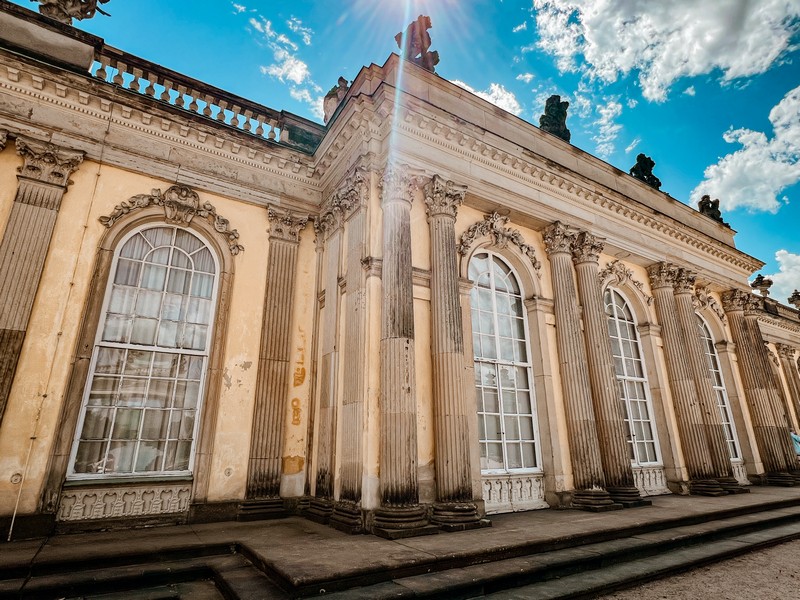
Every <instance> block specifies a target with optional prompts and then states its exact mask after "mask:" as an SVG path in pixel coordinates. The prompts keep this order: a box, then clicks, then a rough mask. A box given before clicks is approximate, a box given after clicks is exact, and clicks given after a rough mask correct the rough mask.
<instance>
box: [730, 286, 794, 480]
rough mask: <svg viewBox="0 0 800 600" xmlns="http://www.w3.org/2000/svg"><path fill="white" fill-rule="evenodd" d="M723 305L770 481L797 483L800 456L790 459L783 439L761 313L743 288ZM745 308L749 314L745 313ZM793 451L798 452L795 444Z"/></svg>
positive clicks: (787, 437) (760, 451)
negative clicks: (759, 315) (759, 325)
mask: <svg viewBox="0 0 800 600" xmlns="http://www.w3.org/2000/svg"><path fill="white" fill-rule="evenodd" d="M722 305H723V308H724V310H725V313H726V314H727V316H728V325H729V327H730V329H731V335H732V337H733V342H734V343H735V344H736V355H737V357H738V359H739V360H738V365H739V373H740V375H741V377H742V384H743V385H744V394H745V399H746V400H747V405H748V408H749V409H750V418H751V420H752V422H753V433H754V435H755V438H756V446H757V447H758V452H759V454H760V456H761V462H762V463H763V464H764V468H765V470H766V471H767V481H768V482H769V483H772V484H775V485H793V484H794V477H792V476H791V475H790V474H789V471H790V470H792V469H794V468H795V464H796V458H794V456H793V457H792V460H791V461H790V460H788V458H789V457H788V456H787V453H786V451H785V448H784V443H783V441H784V439H783V438H785V441H786V442H787V444H789V443H791V442H790V438H789V435H788V433H787V432H786V431H785V429H786V428H785V427H781V426H779V425H778V422H777V421H776V419H775V411H774V410H773V408H772V406H771V405H772V403H773V402H778V401H779V400H778V398H777V390H776V389H775V382H774V377H773V376H772V373H770V371H769V368H768V367H769V365H768V364H767V363H766V361H767V360H768V359H767V358H766V355H765V349H764V344H763V340H762V338H761V330H760V329H759V328H758V318H757V314H756V313H754V311H753V310H752V306H751V295H750V294H749V293H748V292H743V291H741V290H731V291H728V292H725V293H724V294H722ZM745 310H747V313H748V316H745ZM754 328H755V330H754ZM770 388H772V389H770ZM772 396H774V398H773V397H772ZM789 450H791V453H792V455H794V451H793V449H792V448H791V446H790V447H789Z"/></svg>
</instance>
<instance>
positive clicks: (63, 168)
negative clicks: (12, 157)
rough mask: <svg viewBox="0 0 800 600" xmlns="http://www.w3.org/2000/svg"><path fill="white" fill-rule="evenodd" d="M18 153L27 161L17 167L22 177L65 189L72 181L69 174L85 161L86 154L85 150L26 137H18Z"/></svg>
mask: <svg viewBox="0 0 800 600" xmlns="http://www.w3.org/2000/svg"><path fill="white" fill-rule="evenodd" d="M17 154H19V155H20V156H21V157H22V158H23V159H24V161H25V162H24V163H23V165H22V166H21V167H19V168H18V169H17V170H18V171H19V174H20V176H21V177H27V178H28V179H34V180H36V181H40V182H42V183H51V184H55V185H60V186H62V187H63V188H64V189H66V187H67V186H68V185H69V184H70V183H72V182H71V181H70V180H69V176H70V175H72V173H74V172H75V170H76V169H77V168H78V166H79V165H80V164H81V163H82V162H83V156H84V154H83V152H75V151H73V150H66V149H64V148H60V147H58V146H56V145H54V144H50V143H44V142H37V141H36V140H31V139H29V138H25V137H18V138H17Z"/></svg>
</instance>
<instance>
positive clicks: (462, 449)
mask: <svg viewBox="0 0 800 600" xmlns="http://www.w3.org/2000/svg"><path fill="white" fill-rule="evenodd" d="M466 190H467V188H466V186H460V185H456V184H455V183H453V182H452V181H445V180H444V179H442V178H441V177H439V176H438V175H434V176H433V178H432V179H431V181H430V182H428V184H427V185H426V186H425V190H424V193H425V206H426V210H427V213H428V224H429V227H430V236H431V326H432V333H431V355H432V363H433V417H434V441H435V444H436V458H435V461H434V463H435V468H436V504H434V507H433V517H432V521H433V522H435V523H436V524H437V525H439V526H440V527H442V528H443V529H445V530H449V531H454V530H462V529H471V528H474V527H480V525H481V521H480V517H479V516H478V513H477V506H476V505H475V503H474V502H473V501H472V482H471V478H470V472H471V467H470V447H469V423H468V421H467V419H468V416H467V400H466V394H465V389H464V331H463V324H462V321H461V305H460V300H459V290H458V265H457V264H456V234H455V222H456V213H457V211H458V207H459V206H460V205H461V203H462V202H463V200H464V194H465V193H466Z"/></svg>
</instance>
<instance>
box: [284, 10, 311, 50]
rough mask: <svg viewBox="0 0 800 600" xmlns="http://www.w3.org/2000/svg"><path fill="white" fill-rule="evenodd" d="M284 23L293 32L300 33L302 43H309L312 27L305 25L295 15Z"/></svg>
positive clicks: (308, 44) (307, 44)
mask: <svg viewBox="0 0 800 600" xmlns="http://www.w3.org/2000/svg"><path fill="white" fill-rule="evenodd" d="M286 24H287V25H288V26H289V29H291V30H292V31H293V32H294V33H299V34H300V36H301V37H302V38H303V43H304V44H305V45H306V46H310V45H311V35H312V34H313V33H314V30H313V29H311V28H310V27H305V26H304V25H303V22H302V21H301V20H300V19H298V18H297V17H292V18H290V19H289V20H288V21H286Z"/></svg>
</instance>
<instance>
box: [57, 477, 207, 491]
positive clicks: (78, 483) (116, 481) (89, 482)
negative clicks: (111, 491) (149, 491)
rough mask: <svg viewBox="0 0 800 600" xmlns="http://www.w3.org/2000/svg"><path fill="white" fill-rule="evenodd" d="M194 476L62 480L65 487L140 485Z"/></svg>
mask: <svg viewBox="0 0 800 600" xmlns="http://www.w3.org/2000/svg"><path fill="white" fill-rule="evenodd" d="M193 479H194V477H193V476H192V474H191V473H189V474H186V475H162V476H148V477H102V478H100V477H98V478H93V479H67V480H66V481H65V482H64V487H65V488H76V487H95V486H97V487H102V486H109V485H115V486H116V485H119V486H125V485H141V484H143V483H172V482H179V481H192V480H193Z"/></svg>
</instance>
